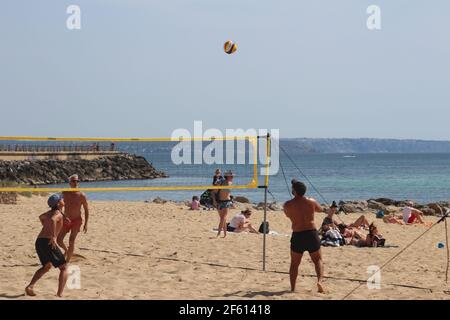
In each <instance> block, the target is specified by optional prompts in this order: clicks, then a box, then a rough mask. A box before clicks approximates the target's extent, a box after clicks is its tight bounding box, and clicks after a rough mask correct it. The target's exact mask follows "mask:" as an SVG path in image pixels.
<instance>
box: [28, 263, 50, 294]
mask: <svg viewBox="0 0 450 320" xmlns="http://www.w3.org/2000/svg"><path fill="white" fill-rule="evenodd" d="M51 268H52V264H51V263H50V262H49V263H47V264H46V265H45V266H43V267H42V268H40V269H39V270H38V271H36V272H35V274H34V276H33V278H32V279H31V282H30V284H29V285H28V286H27V287H26V288H25V292H26V294H27V295H29V296H35V295H36V294H35V293H34V291H33V287H34V285H35V284H36V282H37V281H38V280H39V279H40V278H42V276H43V275H44V274H46V273H47V272H49V271H50V269H51Z"/></svg>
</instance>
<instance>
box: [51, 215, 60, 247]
mask: <svg viewBox="0 0 450 320" xmlns="http://www.w3.org/2000/svg"><path fill="white" fill-rule="evenodd" d="M61 218H62V215H61V213H60V212H59V211H58V213H55V214H54V215H53V216H52V218H51V220H52V237H51V239H50V244H51V245H52V247H53V248H56V237H57V236H58V235H57V233H56V223H57V222H58V221H59V220H61Z"/></svg>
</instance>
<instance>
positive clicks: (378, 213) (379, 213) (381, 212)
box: [377, 210, 384, 219]
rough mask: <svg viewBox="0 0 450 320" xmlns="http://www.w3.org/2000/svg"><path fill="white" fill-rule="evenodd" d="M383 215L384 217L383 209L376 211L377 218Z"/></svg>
mask: <svg viewBox="0 0 450 320" xmlns="http://www.w3.org/2000/svg"><path fill="white" fill-rule="evenodd" d="M383 217H384V211H383V210H380V211H378V212H377V218H378V219H381V218H383Z"/></svg>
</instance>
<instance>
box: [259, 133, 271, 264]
mask: <svg viewBox="0 0 450 320" xmlns="http://www.w3.org/2000/svg"><path fill="white" fill-rule="evenodd" d="M265 138H266V174H265V177H264V178H265V179H264V185H263V186H260V187H259V188H263V189H264V220H263V257H262V258H263V259H262V260H263V261H262V264H263V266H262V269H263V271H266V236H267V191H268V187H269V163H270V133H267V136H265Z"/></svg>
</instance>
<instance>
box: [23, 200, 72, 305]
mask: <svg viewBox="0 0 450 320" xmlns="http://www.w3.org/2000/svg"><path fill="white" fill-rule="evenodd" d="M47 203H48V205H49V207H50V208H51V210H49V211H47V212H46V213H43V214H41V215H40V216H39V220H41V223H42V230H41V232H40V233H39V235H38V237H37V239H36V243H35V247H36V252H37V254H38V256H39V260H40V261H41V263H42V267H41V268H40V269H39V270H37V271H36V273H35V274H34V276H33V278H32V279H31V282H30V284H29V285H28V286H27V287H26V288H25V293H26V294H27V295H29V296H35V295H36V294H35V293H34V290H33V287H34V285H35V284H36V282H37V281H38V280H39V279H40V278H41V277H42V276H43V275H44V274H46V273H47V272H48V271H50V269H51V267H52V265H53V267H55V268H59V270H60V273H59V284H58V292H57V295H58V297H61V296H62V293H63V290H64V286H65V285H66V281H67V264H66V260H65V259H64V256H63V254H62V252H61V250H59V248H58V246H57V245H56V237H57V235H58V233H59V232H60V231H61V229H62V226H63V215H62V211H61V210H62V208H64V200H63V198H62V196H61V195H59V194H53V195H51V196H50V198H48V201H47Z"/></svg>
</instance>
